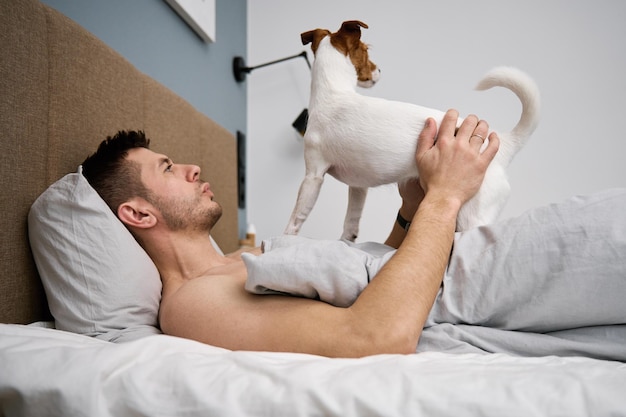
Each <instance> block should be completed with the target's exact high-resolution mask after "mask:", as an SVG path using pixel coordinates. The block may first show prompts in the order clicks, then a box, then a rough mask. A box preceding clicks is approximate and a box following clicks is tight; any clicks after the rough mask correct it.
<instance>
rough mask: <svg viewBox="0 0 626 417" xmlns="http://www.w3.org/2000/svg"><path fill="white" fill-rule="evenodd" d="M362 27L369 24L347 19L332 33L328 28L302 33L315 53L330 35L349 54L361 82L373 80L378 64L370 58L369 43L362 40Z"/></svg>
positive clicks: (335, 43) (336, 44) (301, 36)
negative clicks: (323, 40)
mask: <svg viewBox="0 0 626 417" xmlns="http://www.w3.org/2000/svg"><path fill="white" fill-rule="evenodd" d="M361 28H365V29H367V28H368V26H367V25H366V24H365V23H363V22H361V21H359V20H347V21H345V22H343V23H342V24H341V28H340V29H339V30H338V31H337V32H335V33H331V32H330V31H329V30H327V29H314V30H310V31H308V32H304V33H302V34H301V35H300V38H301V39H302V45H306V44H309V43H311V44H312V45H311V49H312V50H313V54H315V52H316V51H317V48H318V47H319V44H320V42H321V41H322V39H324V38H325V37H326V36H330V43H331V44H332V45H333V46H334V47H335V49H337V50H338V51H340V52H341V53H343V54H344V55H345V56H349V57H350V60H351V61H352V64H353V65H354V68H355V69H356V72H357V77H358V80H359V81H360V82H363V83H368V82H373V80H372V73H373V72H374V71H376V64H374V63H373V62H372V61H370V60H369V54H368V52H367V49H368V47H367V45H366V44H364V43H363V42H361Z"/></svg>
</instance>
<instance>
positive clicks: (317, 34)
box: [300, 29, 330, 53]
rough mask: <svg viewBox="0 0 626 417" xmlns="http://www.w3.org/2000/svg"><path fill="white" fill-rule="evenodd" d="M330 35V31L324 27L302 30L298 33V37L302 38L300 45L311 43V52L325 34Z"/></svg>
mask: <svg viewBox="0 0 626 417" xmlns="http://www.w3.org/2000/svg"><path fill="white" fill-rule="evenodd" d="M328 35H330V31H329V30H326V29H314V30H309V31H308V32H303V33H301V34H300V39H301V40H302V45H307V44H309V43H311V44H312V45H311V49H312V50H313V53H315V51H317V47H318V46H319V44H320V42H321V41H322V39H324V37H325V36H328Z"/></svg>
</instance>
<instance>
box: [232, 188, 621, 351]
mask: <svg viewBox="0 0 626 417" xmlns="http://www.w3.org/2000/svg"><path fill="white" fill-rule="evenodd" d="M393 254H394V251H393V249H391V248H389V247H387V246H384V245H381V244H376V243H364V244H352V243H349V242H343V241H321V240H311V239H306V238H302V237H294V236H281V237H278V238H275V239H271V240H268V241H265V242H264V254H263V255H261V256H258V257H255V256H253V255H245V256H244V261H245V262H246V265H247V267H248V282H247V284H246V289H247V290H248V291H251V292H254V293H257V294H264V293H287V294H291V295H296V296H303V297H310V298H318V299H321V300H323V301H326V302H328V303H331V304H334V305H338V306H349V305H350V304H351V303H352V302H353V301H354V300H355V299H356V297H357V296H358V294H359V293H360V291H362V289H363V288H364V287H365V286H366V285H367V283H368V282H369V281H370V280H371V279H374V277H375V276H376V273H377V272H378V270H379V269H380V268H381V267H382V265H384V263H385V262H386V261H387V260H388V259H389V258H390V257H392V256H393ZM415 268H416V269H417V268H419V265H416V266H415ZM417 350H418V351H426V350H436V351H444V352H454V353H465V352H503V353H510V354H516V355H523V356H543V355H560V356H575V355H581V356H588V357H594V358H599V359H612V360H620V361H626V190H625V189H620V190H609V191H605V192H602V193H597V194H594V195H590V196H584V197H583V196H579V197H574V198H572V199H570V200H567V201H565V202H563V203H560V204H553V205H550V206H547V207H542V208H537V209H533V210H530V211H528V212H527V213H525V214H524V215H522V216H520V217H517V218H514V219H509V220H506V221H503V222H500V223H497V224H494V225H490V226H485V227H480V228H476V229H473V230H469V231H466V232H463V233H457V234H456V235H455V240H454V247H453V251H452V253H451V257H450V262H449V265H448V268H447V271H446V274H445V277H444V280H443V284H442V287H441V289H440V291H439V294H438V296H437V299H436V300H435V303H434V306H433V308H432V310H431V313H430V316H429V318H428V320H427V323H426V326H425V329H424V331H423V334H422V337H421V339H420V343H419V345H418V347H417Z"/></svg>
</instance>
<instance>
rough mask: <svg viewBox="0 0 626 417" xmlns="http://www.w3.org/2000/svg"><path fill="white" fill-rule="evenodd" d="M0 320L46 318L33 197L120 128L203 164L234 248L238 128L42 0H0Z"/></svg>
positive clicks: (223, 231)
mask: <svg viewBox="0 0 626 417" xmlns="http://www.w3.org/2000/svg"><path fill="white" fill-rule="evenodd" d="M0 54H1V56H2V57H1V59H0V125H1V130H0V132H1V133H0V134H1V135H2V137H1V140H0V155H1V156H0V158H2V163H1V167H0V170H1V173H2V175H1V177H0V181H1V184H2V192H1V193H0V208H1V210H2V212H1V213H2V214H1V219H0V224H1V225H2V226H1V230H2V235H3V236H2V239H0V241H1V243H0V262H1V267H2V271H1V273H0V283H1V285H0V322H2V323H29V322H33V321H38V320H44V319H49V318H50V314H49V312H48V306H47V303H46V300H45V294H44V291H43V287H42V285H41V283H40V280H39V277H38V275H37V270H36V267H35V264H34V262H33V260H32V255H31V252H30V248H29V244H28V237H27V224H26V223H27V220H26V219H27V213H28V210H29V208H30V205H31V204H32V203H33V201H34V200H35V199H36V198H37V196H38V195H39V194H40V193H41V192H42V191H44V190H45V189H46V188H47V187H48V186H49V185H50V184H51V183H53V182H54V181H56V180H57V179H59V178H61V177H62V176H63V175H65V174H67V173H69V172H74V171H75V170H76V168H77V166H78V165H79V164H80V162H82V161H83V159H84V158H85V157H86V156H87V155H88V154H90V153H92V152H93V151H94V150H95V148H96V147H97V145H98V144H99V143H100V141H102V140H103V139H105V138H106V136H108V135H113V134H115V133H116V132H117V131H118V130H120V129H135V130H138V129H141V130H144V131H145V132H146V134H147V136H148V137H149V138H151V140H152V146H151V147H152V149H154V150H156V151H159V152H163V153H166V154H167V155H169V156H170V157H171V158H172V159H173V160H174V161H179V162H188V163H195V164H197V165H200V167H201V168H202V171H203V177H204V178H206V179H207V180H209V181H210V182H211V186H212V189H213V190H214V192H215V194H216V198H217V199H218V200H219V202H220V203H221V204H222V206H223V208H224V215H223V217H222V220H220V222H219V224H218V226H217V227H216V228H215V230H214V231H213V233H212V234H213V237H214V238H215V240H216V241H217V242H218V244H219V245H220V246H221V248H222V249H223V250H224V251H225V252H228V251H232V250H235V249H236V248H237V247H238V236H237V230H238V228H237V173H236V170H237V162H236V161H237V157H236V153H237V150H236V141H235V138H234V136H233V135H232V134H231V133H230V132H228V131H226V130H225V129H224V128H222V127H221V126H219V125H218V124H216V123H215V122H213V121H212V120H211V119H209V118H208V117H206V116H204V115H203V114H201V113H199V112H198V111H196V110H195V109H194V108H193V107H192V106H191V105H189V104H188V103H187V102H185V101H184V100H183V99H181V98H180V97H178V96H176V95H175V94H174V93H172V92H171V91H170V90H168V89H167V88H165V87H163V86H162V85H160V84H159V83H157V82H156V81H154V80H153V79H151V78H149V77H148V76H146V75H145V74H142V73H141V72H139V71H138V70H137V69H136V68H134V67H133V66H132V65H131V64H130V63H129V62H128V61H126V60H125V59H124V58H123V57H121V56H120V55H119V54H117V53H116V52H115V51H113V50H112V49H111V48H109V47H107V46H106V45H105V44H104V43H102V42H101V41H100V40H98V39H97V38H95V37H94V36H93V35H91V34H90V33H88V32H87V31H86V30H84V29H83V28H82V27H80V26H79V25H78V24H76V23H75V22H73V21H71V20H70V19H68V18H66V17H65V16H63V15H61V14H59V13H58V12H56V11H55V10H53V9H51V8H49V7H47V6H45V5H43V4H41V3H39V1H37V0H3V1H2V2H0Z"/></svg>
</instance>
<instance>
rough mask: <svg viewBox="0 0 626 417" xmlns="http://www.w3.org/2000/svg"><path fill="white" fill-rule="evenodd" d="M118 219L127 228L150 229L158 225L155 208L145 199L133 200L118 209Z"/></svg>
mask: <svg viewBox="0 0 626 417" xmlns="http://www.w3.org/2000/svg"><path fill="white" fill-rule="evenodd" d="M117 217H119V219H120V220H121V221H122V223H124V224H125V225H127V226H130V227H135V228H138V229H149V228H151V227H154V226H155V225H156V224H157V218H156V216H155V215H154V207H153V206H152V204H150V203H148V202H147V201H146V200H144V199H143V198H133V199H132V200H129V201H126V202H124V203H122V204H120V206H119V207H118V208H117Z"/></svg>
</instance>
